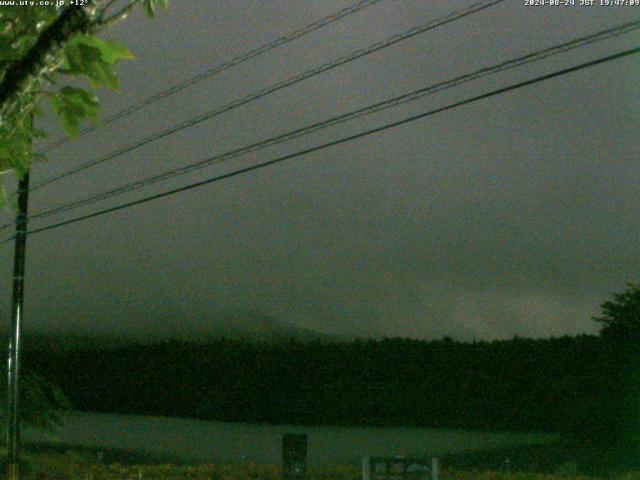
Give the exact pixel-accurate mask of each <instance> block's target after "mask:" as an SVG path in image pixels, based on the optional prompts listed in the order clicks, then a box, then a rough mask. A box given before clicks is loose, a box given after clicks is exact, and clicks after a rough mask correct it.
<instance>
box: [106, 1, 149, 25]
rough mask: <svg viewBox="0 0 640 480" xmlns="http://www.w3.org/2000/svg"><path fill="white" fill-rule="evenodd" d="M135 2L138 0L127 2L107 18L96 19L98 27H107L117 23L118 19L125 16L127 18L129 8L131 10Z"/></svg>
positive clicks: (122, 18)
mask: <svg viewBox="0 0 640 480" xmlns="http://www.w3.org/2000/svg"><path fill="white" fill-rule="evenodd" d="M136 3H140V0H131V2H129V4H128V5H127V6H126V7H123V8H121V9H120V10H119V11H118V12H117V13H114V14H113V15H111V16H110V17H109V18H107V19H104V20H102V19H101V20H100V21H98V25H97V26H98V28H99V29H102V28H108V27H110V26H111V25H113V24H115V23H118V22H119V21H120V20H124V19H125V18H127V16H128V15H129V13H130V12H131V10H133V7H134V6H135V5H136ZM105 10H106V9H105Z"/></svg>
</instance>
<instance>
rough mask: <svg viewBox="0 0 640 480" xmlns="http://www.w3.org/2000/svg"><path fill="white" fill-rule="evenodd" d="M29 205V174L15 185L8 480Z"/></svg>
mask: <svg viewBox="0 0 640 480" xmlns="http://www.w3.org/2000/svg"><path fill="white" fill-rule="evenodd" d="M28 203H29V171H27V172H26V173H25V174H24V176H23V177H22V178H21V179H20V181H19V183H18V213H17V214H16V239H15V247H14V254H13V298H12V302H11V334H10V336H9V355H8V358H7V386H8V388H7V468H8V472H7V478H8V479H9V480H18V475H19V473H18V462H19V459H20V409H19V403H18V385H19V378H20V377H19V371H20V369H19V367H20V340H21V338H20V328H21V325H22V317H23V313H24V263H25V262H24V260H25V251H26V247H27V207H28Z"/></svg>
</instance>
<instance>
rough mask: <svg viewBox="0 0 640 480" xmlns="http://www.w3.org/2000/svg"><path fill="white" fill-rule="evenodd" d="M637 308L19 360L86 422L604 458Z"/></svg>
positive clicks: (623, 424) (628, 298) (613, 436)
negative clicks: (329, 427) (186, 424)
mask: <svg viewBox="0 0 640 480" xmlns="http://www.w3.org/2000/svg"><path fill="white" fill-rule="evenodd" d="M639 306H640V287H638V286H634V285H630V286H629V289H628V290H627V291H626V292H624V293H623V294H619V295H616V296H615V297H614V300H613V301H610V302H605V303H604V304H603V305H602V309H603V315H602V316H601V317H598V318H595V320H597V321H599V322H601V323H602V325H603V327H602V330H601V335H600V336H590V335H581V336H577V337H568V336H565V337H562V338H549V339H535V340H534V339H523V338H517V337H515V338H513V339H512V340H508V341H492V342H486V341H480V342H473V343H461V342H456V341H453V340H451V339H449V338H445V339H443V340H439V341H419V340H409V339H401V338H390V339H383V340H377V341H376V340H356V341H353V342H351V343H327V342H324V341H316V342H307V343H303V342H298V341H294V340H291V341H289V342H281V343H267V342H263V343H260V342H245V341H240V340H224V339H220V340H216V341H208V342H206V343H204V342H203V343H197V342H191V343H189V342H178V341H168V342H165V343H160V344H117V345H111V346H108V345H106V346H102V347H99V346H87V345H86V344H85V345H84V346H82V347H78V348H59V345H57V346H56V345H47V344H46V343H40V344H39V346H38V347H31V349H29V348H27V349H26V350H25V370H27V371H31V372H35V373H37V374H39V375H41V376H42V377H44V378H46V379H47V380H48V381H50V382H52V383H54V384H56V385H58V386H60V387H61V388H62V390H63V391H64V392H65V394H66V395H67V396H68V397H69V399H70V400H71V403H72V405H73V407H74V408H75V409H79V410H85V411H94V412H114V413H125V414H126V413H132V414H133V413H135V414H157V415H168V416H180V417H192V418H201V419H211V420H224V421H243V422H260V423H303V424H317V425H322V424H339V425H379V426H392V425H393V426H398V425H403V426H426V427H446V428H465V429H467V428H468V429H486V430H510V431H539V432H565V433H570V434H573V436H574V437H576V436H577V438H580V439H581V441H597V442H599V443H601V444H605V445H607V446H610V447H611V446H614V445H622V444H624V443H625V442H626V444H627V445H630V443H629V441H630V440H631V439H636V440H637V439H639V438H640V435H638V433H639V432H640V335H639V334H638V332H639V331H640V328H639V326H640V308H639ZM636 446H637V447H640V444H638V445H636Z"/></svg>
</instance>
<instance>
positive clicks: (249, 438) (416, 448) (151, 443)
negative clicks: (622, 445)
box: [22, 412, 557, 468]
mask: <svg viewBox="0 0 640 480" xmlns="http://www.w3.org/2000/svg"><path fill="white" fill-rule="evenodd" d="M284 433H306V434H307V435H308V462H309V466H310V467H312V468H313V467H321V466H331V465H358V464H360V463H361V460H362V457H363V456H367V455H368V456H395V455H405V456H428V455H442V454H445V453H459V452H470V451H479V450H486V449H493V448H502V447H512V446H519V445H530V444H541V443H549V442H551V441H553V440H555V439H556V438H557V436H555V435H546V434H515V433H477V432H466V431H457V430H442V429H429V428H376V427H315V426H314V427H306V426H301V425H255V424H243V423H225V422H212V421H204V420H190V419H180V418H168V417H157V416H143V415H116V414H99V413H81V412H74V413H69V414H67V415H66V416H65V417H64V419H63V423H62V425H61V427H60V428H59V429H58V430H57V431H56V432H55V433H54V434H53V436H52V435H50V434H45V433H43V432H40V431H37V430H34V429H29V428H27V429H25V430H24V432H23V435H22V437H23V439H24V441H27V442H43V441H47V442H48V443H52V444H56V443H60V444H66V445H75V446H78V447H95V448H118V449H124V450H130V451H137V452H142V453H146V454H152V455H167V456H171V457H175V458H181V459H183V460H191V461H205V462H211V463H232V462H255V463H266V464H279V463H280V462H281V458H282V452H281V445H282V435H283V434H284Z"/></svg>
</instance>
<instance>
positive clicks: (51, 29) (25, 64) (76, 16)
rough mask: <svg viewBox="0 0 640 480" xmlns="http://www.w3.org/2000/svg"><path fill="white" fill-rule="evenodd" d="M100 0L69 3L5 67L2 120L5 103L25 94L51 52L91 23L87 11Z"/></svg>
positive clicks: (1, 89) (0, 90) (1, 86)
mask: <svg viewBox="0 0 640 480" xmlns="http://www.w3.org/2000/svg"><path fill="white" fill-rule="evenodd" d="M96 1H99V0H90V1H89V4H88V5H86V6H83V7H76V6H72V5H70V6H68V7H67V8H65V10H64V11H63V12H62V13H61V14H60V16H59V17H58V18H57V19H56V20H55V21H54V22H53V23H52V24H51V25H49V26H48V27H47V28H46V29H45V30H44V31H43V32H42V33H41V34H40V35H39V36H38V40H37V41H36V44H35V45H34V46H33V47H32V48H31V49H30V50H29V52H27V54H26V55H25V56H24V57H23V58H22V59H20V60H17V61H15V62H13V63H11V65H9V67H8V68H7V71H6V73H5V75H4V78H3V79H2V82H1V83H0V120H4V118H5V116H6V113H7V111H8V106H9V105H10V104H11V103H12V100H13V99H14V98H16V97H17V96H19V95H20V94H21V93H24V92H25V91H26V90H27V89H28V88H29V85H30V84H31V80H32V79H33V77H34V76H37V75H38V74H39V73H40V72H41V71H42V70H43V69H44V68H46V67H47V60H48V58H49V57H50V55H51V54H54V53H55V52H56V51H57V50H58V49H60V48H61V47H62V46H63V45H64V44H65V43H66V42H67V41H68V40H69V39H70V38H71V37H72V36H73V35H74V34H75V33H77V32H85V31H88V29H89V28H90V26H91V22H92V17H91V13H90V11H91V10H93V9H94V8H95V3H96Z"/></svg>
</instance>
